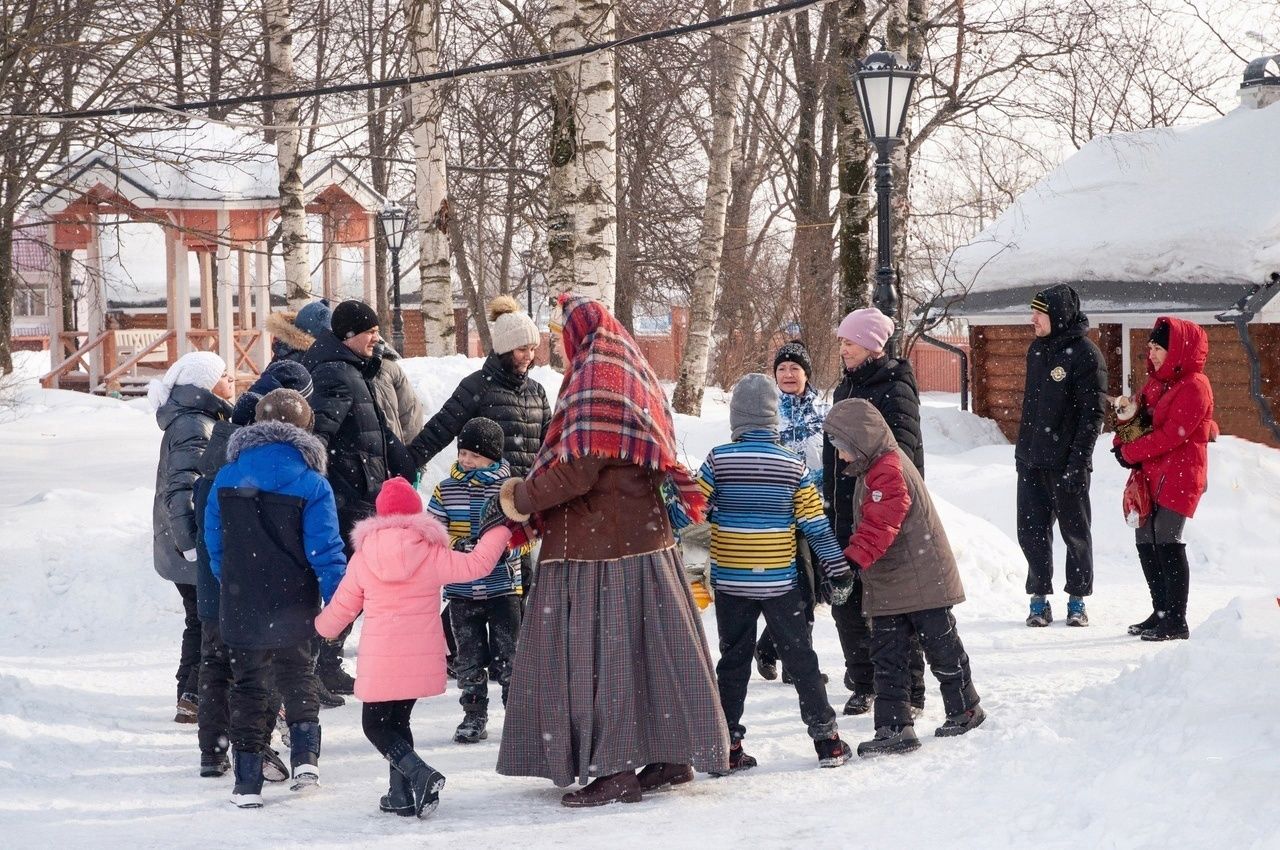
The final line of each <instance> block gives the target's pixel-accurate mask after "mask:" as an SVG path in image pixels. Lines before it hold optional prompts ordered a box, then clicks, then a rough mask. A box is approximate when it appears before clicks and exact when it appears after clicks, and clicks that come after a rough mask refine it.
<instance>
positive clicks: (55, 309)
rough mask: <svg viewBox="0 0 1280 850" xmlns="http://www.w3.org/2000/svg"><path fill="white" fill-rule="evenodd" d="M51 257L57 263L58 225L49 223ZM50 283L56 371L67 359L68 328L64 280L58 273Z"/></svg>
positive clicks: (51, 363) (52, 356) (51, 348)
mask: <svg viewBox="0 0 1280 850" xmlns="http://www.w3.org/2000/svg"><path fill="white" fill-rule="evenodd" d="M48 228H49V235H48V239H49V256H50V258H51V259H52V260H53V262H55V263H56V261H57V258H58V249H57V248H56V247H55V245H56V242H55V237H56V236H57V225H55V224H54V223H53V222H52V221H50V222H49V225H48ZM54 268H55V272H54V276H53V279H52V280H50V282H49V368H50V369H54V370H56V369H57V368H58V367H59V366H61V365H62V363H63V361H64V360H66V359H67V350H66V349H65V348H63V347H62V334H63V332H64V331H66V327H65V326H64V325H63V324H62V279H61V278H60V277H59V275H58V274H57V272H56V268H57V266H56V265H55V266H54ZM53 387H54V389H57V388H58V379H57V378H54V379H53Z"/></svg>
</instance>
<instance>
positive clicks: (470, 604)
mask: <svg viewBox="0 0 1280 850" xmlns="http://www.w3.org/2000/svg"><path fill="white" fill-rule="evenodd" d="M503 440H504V438H503V433H502V426H501V425H499V424H498V423H497V422H494V421H493V420H492V419H485V418H484V417H482V416H481V417H476V418H475V419H472V420H471V421H469V422H468V423H467V424H466V425H465V426H463V428H462V433H461V434H459V435H458V461H457V463H455V464H454V465H453V467H452V468H451V469H450V470H449V477H448V478H446V479H444V480H443V481H441V482H440V483H439V484H437V485H436V489H435V491H434V492H433V493H432V494H431V500H430V501H429V502H428V503H427V511H428V513H430V514H432V515H433V516H435V517H436V518H437V519H439V520H440V522H441V523H443V524H444V527H445V528H446V529H447V530H448V532H449V539H450V540H451V541H452V542H453V548H454V549H458V550H461V551H470V550H471V548H472V547H474V546H475V543H476V538H477V537H479V529H480V518H481V516H482V514H483V512H484V506H485V503H486V502H487V501H488V500H489V499H490V498H491V497H496V496H497V495H498V491H499V490H500V489H501V488H502V482H503V481H506V480H507V479H508V478H510V477H511V467H510V466H509V465H508V464H507V462H506V461H505V460H503V459H502V449H503ZM520 593H521V586H520V553H519V552H513V551H511V550H507V551H505V552H503V554H502V558H501V560H499V561H498V563H497V565H496V566H494V568H493V571H492V572H491V573H489V574H488V575H487V576H485V577H484V578H482V579H480V580H479V581H474V582H469V583H466V584H447V585H445V587H444V597H445V599H446V600H448V602H449V607H448V618H449V622H448V623H447V624H446V627H447V628H449V629H451V630H452V632H453V640H454V644H455V645H456V647H457V653H456V655H455V657H454V660H453V664H454V669H455V670H456V671H457V674H458V688H459V689H460V690H461V691H462V697H461V698H460V700H459V701H460V702H461V703H462V710H463V718H462V722H461V723H459V724H458V728H457V730H456V731H455V732H454V735H453V740H455V741H457V742H458V743H459V744H475V743H478V742H479V741H482V740H484V739H485V738H488V737H489V733H488V731H487V730H486V727H487V726H488V723H489V671H488V666H489V664H490V662H492V666H493V667H495V668H496V669H497V671H498V673H497V678H498V682H499V684H501V685H502V704H503V705H506V703H507V690H508V688H509V687H510V685H511V665H512V662H513V661H514V659H515V650H516V637H517V635H518V633H519V631H520Z"/></svg>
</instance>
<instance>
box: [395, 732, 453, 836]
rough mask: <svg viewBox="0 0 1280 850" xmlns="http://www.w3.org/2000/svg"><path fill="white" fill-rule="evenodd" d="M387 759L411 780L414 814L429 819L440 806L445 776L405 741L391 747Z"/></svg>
mask: <svg viewBox="0 0 1280 850" xmlns="http://www.w3.org/2000/svg"><path fill="white" fill-rule="evenodd" d="M387 758H388V759H389V760H390V761H391V766H392V767H394V768H395V769H396V770H398V771H399V772H400V774H401V775H402V776H404V778H405V779H407V780H409V793H410V795H411V796H412V798H413V812H414V814H416V815H417V816H418V817H420V818H425V817H429V816H430V815H431V813H432V812H434V811H435V810H436V807H437V806H439V805H440V789H441V788H444V774H442V773H441V772H440V771H438V770H436V769H435V768H433V767H431V766H430V765H429V764H427V763H426V762H424V761H423V760H422V759H421V758H420V757H419V756H418V754H417V753H415V752H414V751H413V747H411V746H409V743H408V742H407V741H404V740H400V741H396V742H395V744H393V745H392V746H391V749H390V750H388V751H387Z"/></svg>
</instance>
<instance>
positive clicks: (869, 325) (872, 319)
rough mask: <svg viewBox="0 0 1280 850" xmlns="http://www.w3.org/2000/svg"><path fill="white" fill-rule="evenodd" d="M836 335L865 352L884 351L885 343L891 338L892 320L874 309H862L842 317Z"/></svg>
mask: <svg viewBox="0 0 1280 850" xmlns="http://www.w3.org/2000/svg"><path fill="white" fill-rule="evenodd" d="M837 335H838V336H839V337H840V338H841V339H847V340H849V342H853V343H857V344H858V345H860V346H862V347H863V348H865V349H867V351H872V352H878V351H884V345H885V343H886V342H888V341H889V337H891V336H893V319H890V318H889V317H888V316H886V315H885V314H884V313H881V312H880V311H879V310H877V309H876V308H875V307H863V308H862V309H861V310H854V311H853V312H852V313H850V314H849V315H847V316H845V317H844V321H842V322H841V323H840V330H839V331H837Z"/></svg>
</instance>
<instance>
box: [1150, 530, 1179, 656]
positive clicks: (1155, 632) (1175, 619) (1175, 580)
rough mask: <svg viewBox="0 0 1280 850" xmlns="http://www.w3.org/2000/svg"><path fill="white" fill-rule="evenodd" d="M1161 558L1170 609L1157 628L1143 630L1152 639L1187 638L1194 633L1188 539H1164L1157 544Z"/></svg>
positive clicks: (1158, 555)
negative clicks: (1189, 605) (1190, 619)
mask: <svg viewBox="0 0 1280 850" xmlns="http://www.w3.org/2000/svg"><path fill="white" fill-rule="evenodd" d="M1156 556H1157V557H1158V558H1159V560H1160V575H1161V577H1162V579H1163V584H1164V593H1165V601H1166V603H1167V605H1168V610H1167V611H1166V612H1165V616H1164V618H1163V619H1162V620H1161V621H1160V623H1159V625H1157V626H1156V627H1155V628H1154V629H1148V630H1147V631H1145V632H1143V633H1142V639H1143V640H1148V641H1165V640H1186V639H1187V638H1189V637H1190V636H1191V630H1190V629H1188V628H1187V596H1188V595H1189V592H1190V585H1191V570H1190V568H1189V567H1188V566H1187V547H1186V544H1184V543H1161V544H1159V545H1157V546H1156Z"/></svg>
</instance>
